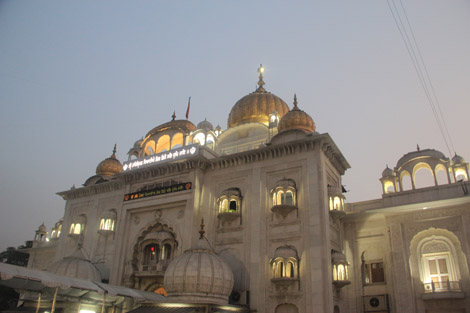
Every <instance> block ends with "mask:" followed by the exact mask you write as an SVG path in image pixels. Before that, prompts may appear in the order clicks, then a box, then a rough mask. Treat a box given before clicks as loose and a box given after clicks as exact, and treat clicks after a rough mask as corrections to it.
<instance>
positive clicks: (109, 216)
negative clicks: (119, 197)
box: [99, 209, 117, 233]
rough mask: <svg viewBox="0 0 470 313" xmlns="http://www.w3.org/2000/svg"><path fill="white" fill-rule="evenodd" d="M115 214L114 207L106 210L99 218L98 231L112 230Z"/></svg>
mask: <svg viewBox="0 0 470 313" xmlns="http://www.w3.org/2000/svg"><path fill="white" fill-rule="evenodd" d="M116 219H117V214H116V211H115V210H114V209H112V210H109V211H107V212H106V213H105V214H104V215H103V217H102V218H101V220H100V228H99V231H101V232H102V233H103V232H113V231H114V225H115V224H116Z"/></svg>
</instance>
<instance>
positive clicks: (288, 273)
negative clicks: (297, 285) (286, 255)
mask: <svg viewBox="0 0 470 313" xmlns="http://www.w3.org/2000/svg"><path fill="white" fill-rule="evenodd" d="M294 267H295V265H294V262H293V261H289V262H288V263H287V271H286V277H295V272H294Z"/></svg>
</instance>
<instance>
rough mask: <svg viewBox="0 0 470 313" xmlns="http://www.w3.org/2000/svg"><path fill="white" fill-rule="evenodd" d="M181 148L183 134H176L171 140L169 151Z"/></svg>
mask: <svg viewBox="0 0 470 313" xmlns="http://www.w3.org/2000/svg"><path fill="white" fill-rule="evenodd" d="M182 146H183V134H182V133H176V134H174V135H173V137H172V138H171V149H175V148H179V147H182Z"/></svg>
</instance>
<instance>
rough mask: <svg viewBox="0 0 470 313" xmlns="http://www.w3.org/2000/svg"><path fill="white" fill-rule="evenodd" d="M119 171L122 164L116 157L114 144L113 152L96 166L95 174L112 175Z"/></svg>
mask: <svg viewBox="0 0 470 313" xmlns="http://www.w3.org/2000/svg"><path fill="white" fill-rule="evenodd" d="M120 173H122V164H121V162H119V160H118V159H117V158H116V145H114V150H113V154H112V155H111V156H110V157H109V158H107V159H105V160H103V161H101V162H100V164H98V166H97V167H96V175H100V176H113V175H115V174H120Z"/></svg>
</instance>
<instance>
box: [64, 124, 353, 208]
mask: <svg viewBox="0 0 470 313" xmlns="http://www.w3.org/2000/svg"><path fill="white" fill-rule="evenodd" d="M317 147H319V148H320V149H321V151H323V153H324V155H325V156H326V158H327V159H328V160H329V161H330V162H331V164H332V165H333V166H334V167H335V168H336V170H337V171H338V172H339V173H340V174H341V175H343V174H344V172H345V171H346V169H348V168H350V166H349V163H348V162H347V161H346V159H345V158H344V156H343V155H342V154H341V151H339V149H338V147H337V146H336V144H335V143H334V142H333V140H332V139H331V137H330V135H329V134H328V133H325V134H319V135H313V136H306V137H305V139H301V140H296V141H291V142H286V143H282V144H276V145H267V146H266V147H262V148H259V149H254V150H248V151H244V152H239V153H234V154H230V155H224V156H219V157H215V158H213V159H207V158H206V157H204V156H202V155H197V156H193V157H190V158H188V159H185V160H182V161H175V162H171V163H164V164H159V165H155V166H149V167H145V168H142V169H138V170H135V171H130V172H126V173H122V174H118V175H116V178H115V179H113V180H111V181H108V182H104V183H100V184H97V185H92V186H86V187H81V188H77V189H71V190H67V191H62V192H58V193H57V194H58V195H59V196H61V197H62V198H63V199H64V200H69V199H75V198H80V197H86V196H90V195H95V194H99V193H105V192H111V191H117V190H121V189H123V188H124V186H125V185H126V184H130V183H135V182H139V181H142V180H146V179H149V178H154V177H160V176H165V175H172V174H178V173H181V172H188V171H192V170H202V171H206V170H218V169H225V168H230V167H235V166H240V165H244V164H250V163H255V162H262V161H266V160H269V159H276V158H280V157H285V156H289V155H294V154H297V153H304V152H309V151H313V150H315V149H316V148H317Z"/></svg>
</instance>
